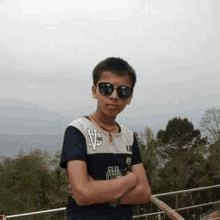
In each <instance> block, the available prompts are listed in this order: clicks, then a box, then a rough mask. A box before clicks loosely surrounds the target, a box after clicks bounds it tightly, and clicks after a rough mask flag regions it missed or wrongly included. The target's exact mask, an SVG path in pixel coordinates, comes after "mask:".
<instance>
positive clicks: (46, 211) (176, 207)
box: [0, 185, 220, 220]
mask: <svg viewBox="0 0 220 220" xmlns="http://www.w3.org/2000/svg"><path fill="white" fill-rule="evenodd" d="M218 187H220V185H213V186H207V187H199V188H193V189H188V190H181V191H174V192H167V193H161V194H156V195H154V197H160V196H167V195H176V205H175V211H177V212H178V211H181V210H186V209H192V208H197V207H201V206H206V205H211V204H216V203H220V200H219V201H214V202H209V203H203V204H198V205H193V206H188V207H183V208H178V194H180V193H187V192H194V191H200V190H207V189H212V188H218ZM65 210H66V207H63V208H57V209H50V210H44V211H38V212H30V213H24V214H16V215H9V216H5V219H4V218H3V216H2V220H6V219H9V218H16V217H21V216H29V215H37V214H42V213H49V212H57V211H65ZM162 213H164V211H161V212H154V213H148V214H143V215H137V216H133V218H139V217H144V216H152V215H158V214H162ZM0 220H1V216H0Z"/></svg>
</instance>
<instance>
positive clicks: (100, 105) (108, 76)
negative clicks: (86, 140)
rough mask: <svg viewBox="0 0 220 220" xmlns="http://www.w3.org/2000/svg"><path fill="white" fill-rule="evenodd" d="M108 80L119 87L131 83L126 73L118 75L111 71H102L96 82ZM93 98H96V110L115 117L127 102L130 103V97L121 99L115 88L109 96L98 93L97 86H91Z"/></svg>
mask: <svg viewBox="0 0 220 220" xmlns="http://www.w3.org/2000/svg"><path fill="white" fill-rule="evenodd" d="M101 82H108V83H111V84H112V85H113V86H114V87H119V86H120V85H127V86H130V87H131V85H132V81H131V79H130V77H129V76H127V74H125V75H124V76H119V75H117V74H115V73H113V72H111V71H103V72H102V73H101V74H100V78H99V80H98V83H97V84H99V83H101ZM92 94H93V98H95V99H97V110H98V111H101V112H102V113H103V114H105V115H108V116H112V117H115V116H116V115H117V114H119V113H120V112H121V111H122V110H123V109H124V108H125V106H126V105H127V104H129V103H130V101H131V98H132V97H129V98H127V99H121V98H119V97H118V94H117V91H116V88H115V89H114V91H113V92H112V94H111V95H109V96H104V95H102V94H100V92H99V88H98V86H94V85H93V86H92Z"/></svg>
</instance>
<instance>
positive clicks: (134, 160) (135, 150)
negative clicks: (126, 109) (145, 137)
mask: <svg viewBox="0 0 220 220" xmlns="http://www.w3.org/2000/svg"><path fill="white" fill-rule="evenodd" d="M132 152H133V155H132V165H135V164H138V163H142V159H141V155H140V151H139V148H138V143H137V139H136V137H135V135H134V142H133V145H132Z"/></svg>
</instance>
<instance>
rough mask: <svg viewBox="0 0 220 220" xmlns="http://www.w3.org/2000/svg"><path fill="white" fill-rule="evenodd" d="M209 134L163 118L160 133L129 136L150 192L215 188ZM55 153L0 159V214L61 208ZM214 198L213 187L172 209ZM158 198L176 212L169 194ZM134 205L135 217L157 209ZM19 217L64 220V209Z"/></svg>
mask: <svg viewBox="0 0 220 220" xmlns="http://www.w3.org/2000/svg"><path fill="white" fill-rule="evenodd" d="M216 112H218V111H216ZM202 120H203V122H204V117H203V119H202ZM206 123H208V122H207V121H206ZM217 128H218V127H217ZM213 134H216V132H213V133H210V134H209V135H210V136H208V137H205V138H201V132H200V130H199V129H194V126H193V124H192V123H191V122H190V121H189V120H188V119H187V118H180V117H179V118H177V117H176V118H173V119H171V120H169V121H168V123H167V126H166V129H165V130H160V131H158V133H157V134H156V135H155V134H154V132H153V130H152V129H151V128H150V127H146V130H145V133H144V134H143V133H135V135H136V137H137V141H138V144H139V148H140V153H141V156H142V161H143V164H144V167H145V171H146V174H147V176H148V179H149V183H150V186H151V189H152V194H158V193H165V192H169V191H176V190H184V189H191V188H196V187H202V186H210V185H216V184H219V183H220V170H219V167H220V160H219V158H220V140H218V139H214V138H213V137H214V136H213ZM208 140H209V141H208ZM60 155H61V151H57V152H56V154H55V156H54V157H53V158H52V157H51V156H50V155H49V153H48V152H47V151H42V150H40V149H36V148H35V149H32V150H31V151H30V152H29V153H28V154H27V153H25V152H24V151H23V150H20V151H19V152H18V153H17V155H16V158H15V159H11V158H9V157H4V156H1V157H0V213H4V214H5V215H14V214H21V213H27V212H34V211H41V210H47V209H53V208H60V207H66V202H67V198H68V193H69V192H68V188H67V178H66V173H65V170H64V169H61V168H59V161H60ZM219 195H220V189H219V188H214V189H209V190H204V191H195V192H192V193H184V194H180V195H178V208H181V207H186V206H192V205H196V204H201V203H208V202H211V201H217V200H219ZM161 199H162V200H163V201H164V202H166V203H167V204H168V205H169V206H171V207H172V208H176V205H177V203H175V196H163V197H161ZM137 207H138V208H139V209H135V215H136V214H144V213H149V212H154V211H159V210H158V209H157V207H155V206H154V205H152V204H151V203H150V202H148V203H146V204H141V205H139V206H136V208H137ZM218 208H220V205H219V204H216V205H210V206H203V207H201V208H194V209H188V210H183V211H180V212H179V213H180V214H181V215H182V216H183V217H184V218H185V219H200V216H201V215H202V214H204V213H209V212H211V211H213V210H216V209H218ZM19 219H48V220H49V219H64V211H60V212H51V213H48V214H38V215H30V216H26V217H19ZM140 219H144V217H142V218H140ZM148 219H155V216H152V217H148ZM164 219H166V218H164Z"/></svg>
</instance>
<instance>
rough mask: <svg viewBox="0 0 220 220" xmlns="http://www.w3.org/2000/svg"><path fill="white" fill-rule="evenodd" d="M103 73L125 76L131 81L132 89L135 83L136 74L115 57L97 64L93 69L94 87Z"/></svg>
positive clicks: (126, 64) (125, 63) (124, 62)
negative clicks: (108, 72) (109, 72)
mask: <svg viewBox="0 0 220 220" xmlns="http://www.w3.org/2000/svg"><path fill="white" fill-rule="evenodd" d="M103 71H111V72H113V73H115V74H117V75H119V76H124V75H125V74H127V75H128V76H129V77H130V79H131V81H132V88H134V86H135V83H136V73H135V71H134V69H133V68H132V67H131V66H130V65H129V64H128V63H127V62H126V61H124V60H123V59H121V58H116V57H109V58H106V59H105V60H103V61H101V62H100V63H98V64H97V65H96V66H95V68H94V69H93V72H92V76H93V84H94V85H95V86H96V85H97V82H98V80H99V78H100V75H101V73H102V72H103Z"/></svg>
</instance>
